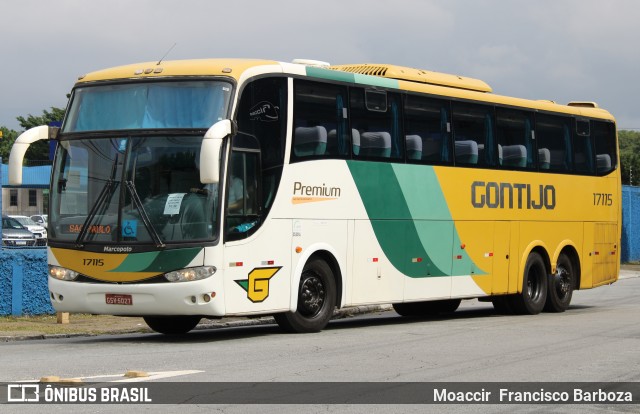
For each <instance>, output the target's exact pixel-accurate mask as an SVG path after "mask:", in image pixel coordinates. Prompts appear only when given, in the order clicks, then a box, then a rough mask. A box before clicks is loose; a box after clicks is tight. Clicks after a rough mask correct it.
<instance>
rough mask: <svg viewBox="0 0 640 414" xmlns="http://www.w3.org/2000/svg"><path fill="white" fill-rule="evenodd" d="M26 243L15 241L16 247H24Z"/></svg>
mask: <svg viewBox="0 0 640 414" xmlns="http://www.w3.org/2000/svg"><path fill="white" fill-rule="evenodd" d="M26 245H27V242H26V241H24V240H17V241H16V246H26Z"/></svg>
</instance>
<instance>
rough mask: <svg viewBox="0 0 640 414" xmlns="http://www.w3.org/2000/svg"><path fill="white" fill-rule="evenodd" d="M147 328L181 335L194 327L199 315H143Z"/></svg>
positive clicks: (167, 333) (198, 320)
mask: <svg viewBox="0 0 640 414" xmlns="http://www.w3.org/2000/svg"><path fill="white" fill-rule="evenodd" d="M143 319H144V321H145V322H146V323H147V325H149V328H151V329H153V330H154V331H156V332H158V333H161V334H165V335H182V334H186V333H187V332H189V331H190V330H192V329H193V328H195V327H196V325H198V323H199V322H200V319H201V318H200V317H199V316H145V317H144V318H143Z"/></svg>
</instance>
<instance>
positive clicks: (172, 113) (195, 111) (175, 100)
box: [62, 80, 231, 133]
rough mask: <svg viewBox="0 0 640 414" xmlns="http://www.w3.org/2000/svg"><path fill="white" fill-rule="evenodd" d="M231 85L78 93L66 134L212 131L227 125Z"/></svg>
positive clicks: (98, 88) (197, 83)
mask: <svg viewBox="0 0 640 414" xmlns="http://www.w3.org/2000/svg"><path fill="white" fill-rule="evenodd" d="M230 95H231V84H229V83H228V82H222V81H212V80H189V81H184V80H183V81H160V82H156V81H150V82H136V83H118V84H100V85H90V86H82V87H78V88H76V89H75V90H74V92H73V96H72V98H71V105H70V106H69V111H68V114H67V116H66V119H65V122H64V124H63V126H62V132H63V133H73V132H87V131H117V130H131V129H146V130H149V129H152V130H157V129H168V128H171V129H174V128H181V129H208V128H209V127H210V126H211V125H213V124H214V123H216V122H217V121H219V120H221V119H224V118H225V116H226V113H227V108H228V106H229V97H230Z"/></svg>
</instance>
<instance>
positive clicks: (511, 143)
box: [496, 108, 548, 169]
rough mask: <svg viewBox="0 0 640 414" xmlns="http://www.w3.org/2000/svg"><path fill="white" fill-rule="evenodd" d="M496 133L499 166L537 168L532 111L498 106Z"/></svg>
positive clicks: (506, 167)
mask: <svg viewBox="0 0 640 414" xmlns="http://www.w3.org/2000/svg"><path fill="white" fill-rule="evenodd" d="M496 135H497V138H498V165H499V166H501V167H502V168H505V169H525V168H526V169H533V168H535V163H534V155H535V153H534V151H533V149H534V148H535V145H534V141H533V114H532V113H530V112H526V111H519V110H514V109H507V108H496ZM547 152H548V150H547ZM544 156H545V154H544V151H543V154H542V157H544Z"/></svg>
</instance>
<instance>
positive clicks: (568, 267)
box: [544, 254, 575, 312]
mask: <svg viewBox="0 0 640 414" xmlns="http://www.w3.org/2000/svg"><path fill="white" fill-rule="evenodd" d="M548 285H549V287H548V292H547V303H546V304H545V305H544V310H545V311H547V312H564V311H566V310H567V309H568V308H569V305H570V304H571V297H572V296H573V289H574V287H575V273H574V270H573V263H572V262H571V259H570V258H569V257H568V256H567V255H565V254H561V255H560V257H558V263H557V264H556V273H554V274H551V275H549V283H548Z"/></svg>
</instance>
